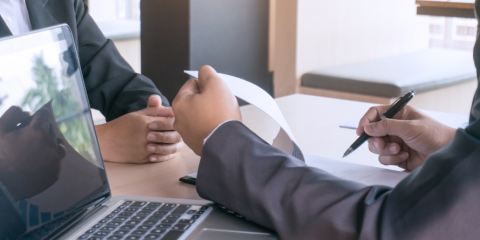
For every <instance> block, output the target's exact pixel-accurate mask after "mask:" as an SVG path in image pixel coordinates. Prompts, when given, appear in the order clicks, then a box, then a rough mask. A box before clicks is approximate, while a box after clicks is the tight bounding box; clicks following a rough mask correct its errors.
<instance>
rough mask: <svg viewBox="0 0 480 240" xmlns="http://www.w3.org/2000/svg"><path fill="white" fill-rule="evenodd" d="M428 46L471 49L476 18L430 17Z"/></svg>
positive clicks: (475, 30)
mask: <svg viewBox="0 0 480 240" xmlns="http://www.w3.org/2000/svg"><path fill="white" fill-rule="evenodd" d="M429 38H430V39H429V41H430V47H433V48H448V49H455V50H463V51H473V46H474V45H475V40H476V38H477V20H476V19H472V18H456V17H430V28H429Z"/></svg>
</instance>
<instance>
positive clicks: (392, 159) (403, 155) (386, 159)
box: [378, 152, 408, 165]
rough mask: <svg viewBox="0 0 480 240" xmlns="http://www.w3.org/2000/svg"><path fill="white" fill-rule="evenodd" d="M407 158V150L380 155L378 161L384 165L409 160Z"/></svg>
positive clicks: (397, 163)
mask: <svg viewBox="0 0 480 240" xmlns="http://www.w3.org/2000/svg"><path fill="white" fill-rule="evenodd" d="M407 158H408V153H407V152H400V153H399V154H395V155H388V156H385V155H380V156H379V157H378V161H379V162H380V163H381V164H383V165H399V164H400V163H401V162H403V161H405V160H407Z"/></svg>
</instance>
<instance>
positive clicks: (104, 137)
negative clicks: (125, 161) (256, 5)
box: [95, 123, 112, 161]
mask: <svg viewBox="0 0 480 240" xmlns="http://www.w3.org/2000/svg"><path fill="white" fill-rule="evenodd" d="M95 131H96V133H97V140H98V144H99V145H100V151H101V153H102V158H103V160H105V161H108V159H110V149H111V146H110V145H111V144H110V143H111V142H112V139H110V138H109V128H108V123H104V124H100V125H95Z"/></svg>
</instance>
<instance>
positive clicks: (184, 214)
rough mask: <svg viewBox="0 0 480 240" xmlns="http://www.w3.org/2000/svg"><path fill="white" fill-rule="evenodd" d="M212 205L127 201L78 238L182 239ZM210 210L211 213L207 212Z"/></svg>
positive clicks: (88, 239)
mask: <svg viewBox="0 0 480 240" xmlns="http://www.w3.org/2000/svg"><path fill="white" fill-rule="evenodd" d="M211 209H212V207H209V206H199V205H185V204H173V203H156V202H138V201H137V202H134V201H125V202H124V203H123V204H122V205H120V206H119V207H118V208H117V209H115V210H113V211H112V212H110V213H109V214H108V215H107V216H106V217H105V218H104V219H102V220H100V221H99V222H98V223H97V224H95V225H94V226H93V227H92V228H91V229H90V230H88V231H86V232H85V233H84V234H83V235H82V236H80V237H79V238H78V239H87V240H103V239H109V240H110V239H114V240H117V239H125V240H143V239H162V240H175V239H179V238H180V237H181V236H182V235H183V233H185V231H187V230H188V229H190V228H195V227H196V225H198V222H197V224H196V221H197V220H198V219H199V218H201V217H202V216H203V215H207V214H208V212H209V211H211ZM206 212H207V213H206Z"/></svg>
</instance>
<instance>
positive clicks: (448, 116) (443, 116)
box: [340, 110, 469, 129]
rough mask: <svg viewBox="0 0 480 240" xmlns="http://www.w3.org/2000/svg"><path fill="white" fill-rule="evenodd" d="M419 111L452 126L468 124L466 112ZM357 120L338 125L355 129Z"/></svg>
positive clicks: (465, 125)
mask: <svg viewBox="0 0 480 240" xmlns="http://www.w3.org/2000/svg"><path fill="white" fill-rule="evenodd" d="M420 111H422V112H423V113H424V114H425V115H428V116H430V117H431V118H433V119H435V120H437V121H439V122H441V123H443V124H445V125H447V126H449V127H452V128H465V127H467V126H468V118H469V116H468V115H466V114H458V113H446V112H438V111H431V110H420ZM359 122H360V118H358V119H355V120H352V121H349V122H346V123H343V124H341V125H340V127H342V128H350V129H357V128H358V123H359Z"/></svg>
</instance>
